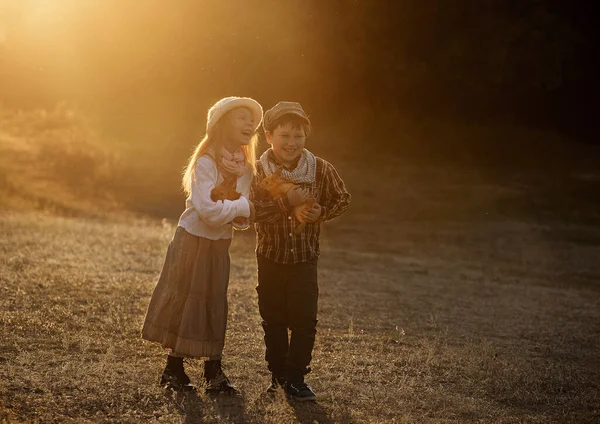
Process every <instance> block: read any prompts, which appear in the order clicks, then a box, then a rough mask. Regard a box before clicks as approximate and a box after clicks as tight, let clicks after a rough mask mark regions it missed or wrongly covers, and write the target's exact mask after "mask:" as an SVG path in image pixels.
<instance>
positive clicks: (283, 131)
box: [265, 122, 306, 167]
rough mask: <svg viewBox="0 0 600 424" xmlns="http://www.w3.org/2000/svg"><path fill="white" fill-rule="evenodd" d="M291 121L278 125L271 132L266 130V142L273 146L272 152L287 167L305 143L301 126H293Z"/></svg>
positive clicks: (298, 154) (304, 134)
mask: <svg viewBox="0 0 600 424" xmlns="http://www.w3.org/2000/svg"><path fill="white" fill-rule="evenodd" d="M294 126H295V125H294V124H293V123H292V122H288V123H287V124H284V125H279V126H278V127H277V128H275V129H274V130H273V131H272V132H271V131H266V132H265V135H266V137H267V143H269V144H270V145H271V147H272V148H273V154H274V155H275V157H276V158H277V160H278V161H279V163H281V164H282V165H284V166H286V167H289V166H291V165H293V164H294V162H296V160H298V158H299V157H300V155H301V154H302V151H303V150H304V145H305V144H306V133H305V132H304V129H302V127H300V128H299V127H297V126H296V128H294Z"/></svg>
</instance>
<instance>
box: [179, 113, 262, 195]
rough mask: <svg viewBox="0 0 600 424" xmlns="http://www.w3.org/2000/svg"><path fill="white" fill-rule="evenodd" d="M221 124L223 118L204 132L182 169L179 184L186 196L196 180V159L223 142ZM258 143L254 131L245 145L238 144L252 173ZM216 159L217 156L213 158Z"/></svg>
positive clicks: (256, 134) (253, 171) (190, 191)
mask: <svg viewBox="0 0 600 424" xmlns="http://www.w3.org/2000/svg"><path fill="white" fill-rule="evenodd" d="M222 126H223V118H221V119H219V121H218V122H217V123H216V124H215V125H214V126H213V127H212V128H211V129H210V130H209V131H207V132H206V134H205V135H204V137H203V138H202V140H200V143H198V145H197V146H196V148H195V149H194V153H192V155H191V156H190V159H189V160H188V164H187V166H186V167H185V169H184V171H183V178H182V179H181V186H182V187H183V191H184V193H185V194H186V196H189V195H190V194H191V193H192V183H193V182H194V181H195V180H196V161H197V160H198V158H199V157H200V156H202V155H204V154H206V153H207V152H208V150H209V149H210V148H211V147H213V146H215V147H217V148H218V147H220V146H221V145H222V144H223V140H222V137H221V127H222ZM257 144H258V133H255V134H254V135H253V136H252V138H251V139H250V143H248V144H247V145H245V146H244V145H242V146H240V147H241V149H242V151H243V152H244V156H245V158H246V166H249V167H250V169H252V173H253V174H254V173H256V164H255V161H256V146H257ZM213 159H214V160H215V161H217V158H213Z"/></svg>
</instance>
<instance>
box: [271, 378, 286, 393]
mask: <svg viewBox="0 0 600 424" xmlns="http://www.w3.org/2000/svg"><path fill="white" fill-rule="evenodd" d="M280 387H285V377H276V376H274V375H273V376H271V385H270V386H269V387H267V393H275V392H277V389H278V388H280Z"/></svg>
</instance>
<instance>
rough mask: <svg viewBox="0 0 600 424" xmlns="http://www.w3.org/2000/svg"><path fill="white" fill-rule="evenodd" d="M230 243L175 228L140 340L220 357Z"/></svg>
mask: <svg viewBox="0 0 600 424" xmlns="http://www.w3.org/2000/svg"><path fill="white" fill-rule="evenodd" d="M230 244H231V239H221V240H209V239H205V238H202V237H198V236H195V235H192V234H190V233H188V232H187V231H185V230H184V229H183V228H182V227H177V230H176V231H175V236H174V237H173V240H171V243H170V244H169V248H168V250H167V258H166V260H165V264H164V266H163V269H162V272H161V274H160V278H159V280H158V283H157V284H156V287H155V289H154V293H153V294H152V298H151V299H150V305H149V306H148V312H147V313H146V319H145V321H144V327H143V329H142V338H144V339H146V340H150V341H154V342H158V343H160V344H161V345H162V346H163V347H164V348H170V349H172V351H173V352H175V353H176V354H179V355H185V356H191V357H218V356H220V355H221V353H222V351H223V346H224V344H225V329H226V327H227V287H228V285H229V266H230V260H229V246H230Z"/></svg>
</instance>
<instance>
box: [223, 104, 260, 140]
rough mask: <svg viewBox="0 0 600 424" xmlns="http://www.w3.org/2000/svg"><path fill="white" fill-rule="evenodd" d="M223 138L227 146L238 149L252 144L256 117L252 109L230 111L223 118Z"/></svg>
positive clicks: (240, 108)
mask: <svg viewBox="0 0 600 424" xmlns="http://www.w3.org/2000/svg"><path fill="white" fill-rule="evenodd" d="M221 119H223V120H224V122H223V124H224V125H223V126H222V129H221V136H222V137H223V142H224V143H225V145H227V146H229V147H232V148H237V147H239V146H241V145H247V144H249V143H250V139H251V138H252V135H254V116H252V112H251V111H250V109H247V108H245V107H238V108H236V109H233V110H231V111H229V112H228V113H227V114H226V115H225V116H223V118H221Z"/></svg>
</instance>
